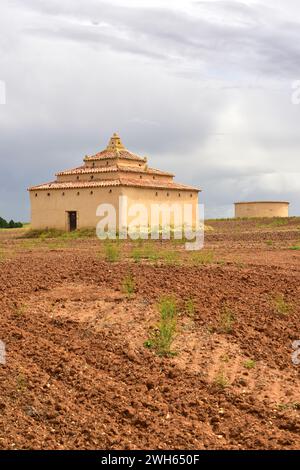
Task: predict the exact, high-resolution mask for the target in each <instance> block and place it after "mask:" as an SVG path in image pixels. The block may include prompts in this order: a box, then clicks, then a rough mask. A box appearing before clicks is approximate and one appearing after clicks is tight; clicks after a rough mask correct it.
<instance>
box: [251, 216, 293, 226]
mask: <svg viewBox="0 0 300 470" xmlns="http://www.w3.org/2000/svg"><path fill="white" fill-rule="evenodd" d="M288 223H289V218H286V217H272V218H270V220H268V221H267V220H265V221H264V222H263V223H258V224H257V225H258V227H282V226H284V225H288Z"/></svg>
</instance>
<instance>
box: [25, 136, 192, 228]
mask: <svg viewBox="0 0 300 470" xmlns="http://www.w3.org/2000/svg"><path fill="white" fill-rule="evenodd" d="M56 176H57V179H56V180H55V181H52V182H50V183H45V184H42V185H39V186H34V187H31V188H29V192H30V202H31V226H32V228H33V229H50V228H54V229H61V230H66V231H72V230H76V229H81V228H94V227H96V225H97V222H98V221H99V218H98V217H97V216H96V210H97V207H98V206H99V204H104V203H105V204H111V205H114V207H115V209H116V213H117V214H118V212H119V197H120V196H127V199H128V201H129V203H132V202H134V203H142V204H144V205H145V206H147V209H148V207H150V205H151V204H164V203H168V204H174V203H177V204H180V206H181V207H184V205H185V204H186V203H189V204H192V206H193V208H195V210H196V207H198V193H199V191H200V190H199V189H197V188H194V187H192V186H186V185H183V184H180V183H176V182H175V181H173V178H174V175H172V174H171V173H167V172H165V171H160V170H157V169H155V168H150V167H148V163H147V158H146V157H139V156H138V155H135V154H134V153H132V152H130V151H129V150H127V149H126V148H125V147H124V145H123V144H122V142H121V139H120V137H119V135H118V134H116V133H115V134H113V136H112V137H111V139H110V141H109V143H108V146H107V147H106V149H104V150H102V151H100V152H98V153H96V154H95V155H91V156H86V157H85V158H84V164H83V165H82V166H80V167H78V168H73V169H70V170H66V171H62V172H60V173H57V174H56ZM195 213H196V212H195Z"/></svg>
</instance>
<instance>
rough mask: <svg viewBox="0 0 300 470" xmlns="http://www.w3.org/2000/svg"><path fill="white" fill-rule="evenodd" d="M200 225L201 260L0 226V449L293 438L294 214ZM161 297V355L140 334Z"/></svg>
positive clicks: (225, 444)
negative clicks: (209, 255) (168, 344)
mask: <svg viewBox="0 0 300 470" xmlns="http://www.w3.org/2000/svg"><path fill="white" fill-rule="evenodd" d="M210 225H211V226H212V227H213V228H214V230H213V231H211V232H208V233H207V237H206V246H205V250H210V251H211V252H213V253H214V261H213V262H212V263H211V264H208V265H199V266H194V265H191V264H190V263H189V261H190V260H189V257H191V256H192V255H191V254H190V253H187V252H184V250H183V248H182V247H177V249H178V250H179V251H180V253H181V256H182V262H181V263H180V264H179V265H175V264H174V265H170V264H169V265H166V264H164V263H163V262H158V263H153V262H151V261H145V260H144V261H141V262H139V263H134V262H133V261H132V260H131V259H129V258H127V257H126V253H127V252H128V250H129V248H128V247H127V248H126V247H125V248H124V250H125V255H124V256H123V259H122V260H121V261H120V262H116V263H108V262H106V261H104V260H103V259H102V258H101V256H99V242H97V241H95V240H78V241H73V242H71V243H70V244H68V245H67V246H65V247H63V248H60V247H56V246H55V245H54V244H52V245H51V243H52V242H47V241H46V242H44V244H42V245H37V246H36V247H35V246H32V247H28V246H27V245H24V243H23V241H22V240H17V239H16V238H15V236H13V237H9V236H8V235H4V234H3V232H1V235H0V237H1V242H2V249H4V251H5V252H6V257H5V258H4V259H3V260H2V261H1V263H0V267H1V270H0V293H1V298H0V307H1V310H0V315H1V323H0V339H1V340H2V341H4V342H5V343H6V348H7V363H6V365H5V366H4V365H0V449H150V448H156V449H157V448H159V449H296V448H299V446H300V433H299V431H300V420H299V413H300V409H299V408H300V397H299V389H300V388H299V386H300V380H299V372H300V366H295V365H293V363H292V360H291V353H292V342H293V341H294V340H297V339H300V324H299V319H300V315H299V313H300V266H299V259H300V258H299V256H300V253H299V251H293V250H290V249H289V248H290V247H291V246H293V245H295V244H297V243H298V242H299V240H300V231H299V225H297V226H294V224H293V223H291V224H290V225H289V226H287V227H278V228H276V227H275V228H274V227H272V229H270V228H264V229H261V228H260V227H257V225H256V224H254V223H253V224H252V225H251V224H247V227H246V228H245V227H242V228H241V227H240V226H239V224H236V225H235V224H234V223H233V222H226V221H224V222H219V223H211V224H210ZM268 240H272V244H268V243H266V241H268ZM129 269H130V271H131V272H132V275H133V277H134V280H135V283H136V292H135V294H134V295H133V296H132V297H131V298H128V297H127V296H126V295H125V294H124V293H123V292H122V287H121V286H122V281H123V279H124V277H125V276H126V275H127V273H128V271H129ZM275 294H281V295H282V296H283V298H284V300H285V302H286V303H287V304H288V305H289V306H290V310H289V312H288V314H286V315H280V314H279V313H278V311H277V310H276V308H275V306H274V295H275ZM163 295H172V296H174V297H175V298H176V299H177V302H178V308H179V312H180V317H179V327H178V334H177V337H176V340H175V343H174V349H175V350H176V351H177V355H176V356H175V357H169V358H164V357H159V356H157V355H156V354H155V353H154V352H153V351H151V350H149V349H146V348H145V347H144V345H143V343H144V341H145V340H146V339H147V337H148V334H149V329H150V328H151V327H152V326H153V325H155V324H156V322H157V320H158V310H157V302H158V300H159V299H160V298H161V296H163ZM190 298H192V299H193V302H194V305H195V312H194V315H192V316H188V315H187V312H186V301H187V300H189V299H190ZM225 306H226V307H227V308H228V309H230V311H232V312H233V313H234V317H235V322H234V324H233V327H232V331H231V332H228V333H226V332H223V331H222V329H221V328H220V316H221V315H222V312H223V311H224V307H225ZM249 359H252V360H254V361H255V367H254V368H252V369H246V368H245V366H244V364H245V361H246V360H249ZM220 377H226V382H227V383H226V386H225V387H221V386H220V384H219V382H220V380H219V379H220Z"/></svg>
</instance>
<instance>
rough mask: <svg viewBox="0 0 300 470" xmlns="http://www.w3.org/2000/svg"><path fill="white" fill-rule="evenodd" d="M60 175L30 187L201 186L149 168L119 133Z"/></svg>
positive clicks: (187, 188)
mask: <svg viewBox="0 0 300 470" xmlns="http://www.w3.org/2000/svg"><path fill="white" fill-rule="evenodd" d="M56 177H57V179H56V180H55V181H52V182H49V183H45V184H41V185H38V186H33V187H31V188H29V190H30V191H37V190H47V189H72V188H74V189H75V188H76V189H77V188H96V187H107V186H126V187H139V188H157V189H170V190H172V189H174V190H181V191H197V192H198V191H200V190H199V189H198V188H195V187H192V186H187V185H183V184H179V183H176V182H174V181H173V177H174V175H173V174H172V173H168V172H165V171H161V170H157V169H155V168H149V167H148V165H147V158H146V157H140V156H138V155H135V154H134V153H132V152H130V151H128V150H127V149H126V148H125V147H124V145H123V143H122V141H121V139H120V137H119V135H118V134H116V133H115V134H113V136H112V137H111V139H110V141H109V143H108V146H107V147H106V149H105V150H102V151H101V152H98V153H96V154H95V155H92V156H86V157H85V158H84V165H82V166H79V167H76V168H71V169H69V170H65V171H61V172H59V173H56Z"/></svg>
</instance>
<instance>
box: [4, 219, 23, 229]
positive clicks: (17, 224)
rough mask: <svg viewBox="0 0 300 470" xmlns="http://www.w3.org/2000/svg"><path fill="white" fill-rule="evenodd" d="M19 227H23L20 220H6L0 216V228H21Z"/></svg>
mask: <svg viewBox="0 0 300 470" xmlns="http://www.w3.org/2000/svg"><path fill="white" fill-rule="evenodd" d="M21 227H23V224H22V222H15V221H14V220H10V221H9V222H7V220H5V219H3V218H2V217H0V228H21Z"/></svg>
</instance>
